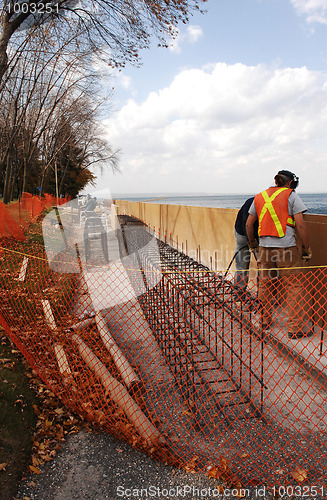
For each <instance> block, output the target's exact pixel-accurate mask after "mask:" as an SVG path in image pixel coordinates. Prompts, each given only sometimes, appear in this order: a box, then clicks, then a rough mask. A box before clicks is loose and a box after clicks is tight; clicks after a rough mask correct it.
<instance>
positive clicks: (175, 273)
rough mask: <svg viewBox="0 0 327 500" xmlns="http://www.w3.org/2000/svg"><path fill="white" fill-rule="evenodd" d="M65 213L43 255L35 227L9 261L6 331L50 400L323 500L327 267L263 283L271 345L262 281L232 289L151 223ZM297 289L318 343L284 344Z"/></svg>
mask: <svg viewBox="0 0 327 500" xmlns="http://www.w3.org/2000/svg"><path fill="white" fill-rule="evenodd" d="M75 208H76V207H75ZM60 210H61V212H60V213H59V212H58V209H56V210H53V211H52V212H51V213H50V214H49V215H50V217H49V216H47V217H46V218H45V219H44V222H43V235H45V248H44V244H43V241H42V238H41V237H40V236H41V232H40V231H41V230H40V227H38V229H36V228H35V227H34V228H33V231H34V232H33V231H29V232H27V233H26V240H25V241H20V242H17V241H16V242H14V241H13V240H12V239H8V238H7V239H6V238H3V239H2V240H1V250H0V293H1V310H0V314H1V323H2V325H3V326H4V327H5V328H6V330H7V332H8V334H9V336H10V337H11V339H12V340H13V342H14V343H15V344H16V345H17V347H18V348H19V349H20V350H21V352H22V353H23V354H24V355H25V356H26V358H27V359H28V361H29V363H30V364H31V366H32V367H33V368H34V369H35V370H36V371H37V373H38V374H39V375H40V377H41V378H42V379H43V380H44V381H45V382H46V383H47V385H48V386H49V387H50V388H51V390H52V391H53V392H54V393H55V394H56V395H57V396H58V397H59V398H61V400H62V401H63V402H64V403H65V404H66V405H67V406H68V407H69V408H71V410H72V411H74V412H77V413H79V414H80V415H82V416H84V417H85V418H87V419H90V420H92V421H93V422H95V423H97V424H98V425H99V426H100V427H101V428H102V429H104V430H106V431H108V432H110V433H111V434H113V435H115V436H116V437H119V438H121V439H125V440H127V441H128V442H130V443H131V444H132V445H133V446H136V447H138V448H139V449H142V450H145V451H146V452H147V453H149V454H151V455H153V456H155V457H158V458H160V459H162V460H164V461H167V462H168V463H172V464H177V465H179V466H184V467H185V468H186V470H189V471H193V470H196V471H202V472H205V473H207V474H209V476H211V477H214V478H219V479H222V480H223V481H224V482H225V483H226V484H229V485H235V487H241V486H242V487H243V486H244V487H246V486H248V485H255V484H263V483H264V484H270V485H285V484H287V485H289V484H291V485H292V484H294V487H295V486H296V485H301V487H304V485H315V487H317V491H318V494H319V493H323V491H324V490H323V488H324V487H325V472H326V463H327V457H326V425H327V406H326V363H327V361H326V359H327V358H326V354H327V351H326V347H327V346H326V338H325V333H326V332H325V328H326V286H327V272H326V268H306V269H301V270H299V271H298V272H297V274H292V275H291V276H290V277H287V278H284V277H277V278H276V277H275V276H274V277H271V278H268V279H266V281H265V283H264V286H265V290H266V296H267V294H268V301H267V304H269V312H270V314H271V316H272V321H273V322H272V324H271V326H270V329H269V330H266V331H265V332H263V331H262V329H261V318H262V313H263V311H262V310H263V308H262V304H261V303H260V301H259V300H258V296H257V290H258V288H259V289H260V286H262V283H261V281H260V279H259V278H258V280H255V281H252V282H250V284H249V287H248V290H247V291H246V292H245V293H244V294H243V295H242V294H237V290H236V289H235V287H234V279H233V276H232V275H230V274H227V273H225V274H222V273H219V272H213V271H210V270H209V269H208V268H206V267H204V266H203V265H201V264H199V263H198V262H196V261H195V260H193V259H191V258H189V257H188V256H186V255H184V254H183V253H181V252H179V251H178V250H176V249H174V248H173V247H171V246H170V245H168V244H166V243H164V242H162V241H159V240H156V239H155V238H154V237H153V235H152V234H151V232H150V230H149V229H148V228H147V227H146V226H144V225H142V223H140V222H137V221H135V220H134V221H133V220H132V219H130V218H128V217H120V224H121V225H120V228H119V226H117V228H112V226H110V224H109V227H108V226H107V223H108V220H107V219H106V218H105V217H104V212H103V213H98V214H97V215H96V217H94V220H93V222H92V223H91V222H90V220H88V218H87V217H85V219H83V217H81V213H80V211H79V210H78V207H77V208H76V210H75V211H74V208H71V209H67V212H65V211H64V208H60ZM69 221H75V225H74V231H73V230H71V227H70V226H69ZM290 287H293V288H292V290H294V289H296V290H297V293H299V296H301V301H297V302H296V304H295V305H294V304H293V305H292V307H296V308H297V313H298V314H299V315H300V317H301V321H302V323H303V330H306V329H313V331H314V335H313V336H312V337H310V338H305V337H304V338H301V339H293V338H292V339H291V338H288V335H287V332H288V318H289V315H290V314H291V311H290V310H289V304H290V302H289V300H288V296H287V294H288V293H289V290H290ZM286 298H287V300H286ZM265 307H268V306H267V305H266V306H265ZM310 487H311V486H310ZM301 491H302V490H301ZM308 491H311V490H308ZM315 496H316V495H315ZM321 496H323V495H321Z"/></svg>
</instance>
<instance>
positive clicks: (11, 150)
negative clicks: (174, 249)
mask: <svg viewBox="0 0 327 500" xmlns="http://www.w3.org/2000/svg"><path fill="white" fill-rule="evenodd" d="M51 34H52V33H51V26H49V27H48V28H47V39H48V40H50V41H51V40H52V36H51ZM74 43H75V38H74V37H71V39H70V40H67V41H66V42H65V43H64V44H63V45H62V46H61V47H59V48H58V47H57V46H56V44H53V45H54V46H53V47H51V46H50V47H48V48H47V50H46V51H44V50H43V44H41V43H40V39H39V35H38V36H36V37H34V38H32V39H31V40H30V41H29V44H28V45H27V46H26V48H27V49H28V50H25V51H24V53H22V54H20V56H19V61H18V62H17V63H15V64H14V70H12V71H11V77H10V79H9V80H7V79H5V83H4V87H3V91H2V93H1V94H0V129H1V132H2V133H1V134H0V136H1V138H2V139H3V140H2V141H0V175H1V177H2V178H1V177H0V181H1V184H2V187H3V199H4V202H6V203H7V202H9V201H10V200H11V199H12V197H13V194H14V186H16V185H17V182H18V184H19V190H20V191H22V190H23V191H25V190H27V189H31V188H32V187H33V186H34V188H35V187H36V186H35V183H37V184H36V185H37V186H40V187H41V188H43V187H46V186H47V185H48V184H49V182H50V183H51V179H52V177H53V168H54V165H55V166H58V165H59V167H60V168H59V173H60V185H61V189H64V186H65V178H66V179H67V174H68V173H69V172H70V170H71V169H74V171H75V173H78V172H80V173H81V172H82V171H83V170H87V169H88V167H89V166H90V165H91V163H92V162H100V163H102V164H105V165H109V166H110V167H111V168H115V167H116V156H117V155H116V153H115V152H113V151H111V148H110V147H109V145H108V144H107V143H102V142H101V147H99V144H100V141H101V140H100V135H99V131H98V119H97V113H98V109H99V107H100V106H101V105H102V104H103V102H104V100H100V99H99V98H98V95H100V92H99V88H98V79H97V77H96V74H95V73H94V72H92V69H90V68H91V67H92V65H91V62H92V61H91V56H92V53H90V52H87V51H85V52H84V53H83V54H82V53H81V50H80V51H79V53H78V54H76V53H74V51H73V50H72V47H71V44H74ZM96 143H97V147H95V144H96ZM69 148H70V149H71V150H70V153H69ZM77 150H79V154H78V155H77V154H76V153H77ZM73 152H74V154H73ZM77 156H78V158H77ZM64 160H65V161H64ZM86 173H87V172H86ZM86 178H87V176H84V179H86ZM88 178H90V179H91V178H92V176H91V175H90V174H88Z"/></svg>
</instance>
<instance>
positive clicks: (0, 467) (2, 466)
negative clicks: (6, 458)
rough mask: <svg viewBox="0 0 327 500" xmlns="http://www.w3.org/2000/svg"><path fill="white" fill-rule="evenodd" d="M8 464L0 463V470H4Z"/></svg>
mask: <svg viewBox="0 0 327 500" xmlns="http://www.w3.org/2000/svg"><path fill="white" fill-rule="evenodd" d="M7 465H8V464H0V471H1V470H6V467H7Z"/></svg>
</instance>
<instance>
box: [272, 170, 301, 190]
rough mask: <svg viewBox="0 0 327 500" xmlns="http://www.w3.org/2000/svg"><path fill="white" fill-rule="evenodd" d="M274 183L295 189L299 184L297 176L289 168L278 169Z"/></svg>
mask: <svg viewBox="0 0 327 500" xmlns="http://www.w3.org/2000/svg"><path fill="white" fill-rule="evenodd" d="M275 184H276V186H278V187H290V188H291V189H296V188H297V187H298V185H299V178H298V177H297V176H296V175H295V174H293V172H290V171H289V170H280V171H279V172H278V173H277V175H275ZM288 184H289V185H288Z"/></svg>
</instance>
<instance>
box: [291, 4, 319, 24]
mask: <svg viewBox="0 0 327 500" xmlns="http://www.w3.org/2000/svg"><path fill="white" fill-rule="evenodd" d="M290 1H291V4H292V5H293V7H294V8H295V10H296V11H297V13H298V14H300V15H304V16H305V17H306V19H307V22H308V23H311V24H314V23H320V24H327V3H326V0H290Z"/></svg>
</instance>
